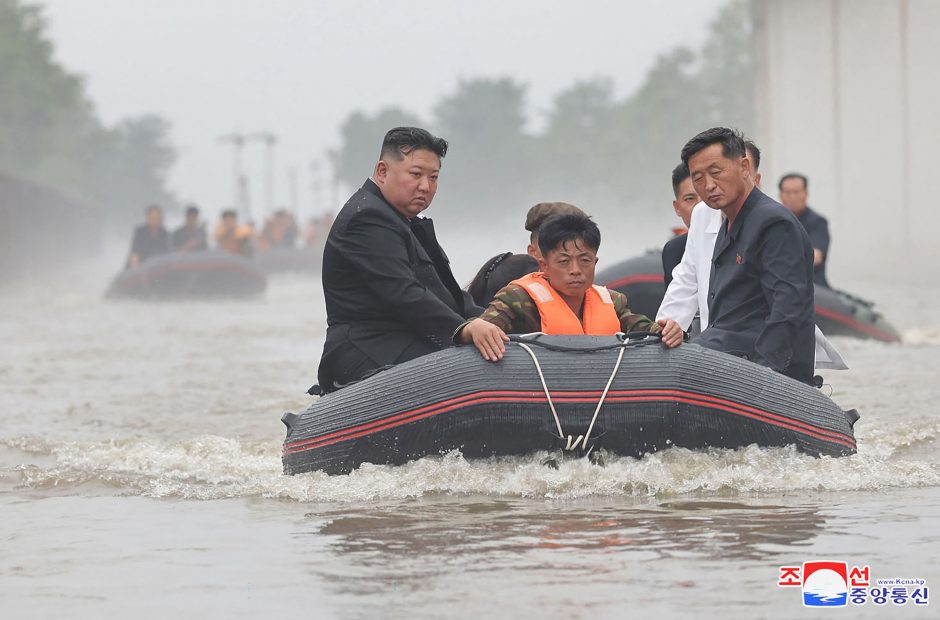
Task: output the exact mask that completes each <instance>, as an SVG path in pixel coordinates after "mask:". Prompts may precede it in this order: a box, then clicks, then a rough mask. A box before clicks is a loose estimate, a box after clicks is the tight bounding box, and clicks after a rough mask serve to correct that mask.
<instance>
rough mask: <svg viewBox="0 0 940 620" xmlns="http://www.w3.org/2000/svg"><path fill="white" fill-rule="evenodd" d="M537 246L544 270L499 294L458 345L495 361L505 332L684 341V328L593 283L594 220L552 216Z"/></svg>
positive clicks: (459, 333) (462, 330) (458, 337)
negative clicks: (637, 335)
mask: <svg viewBox="0 0 940 620" xmlns="http://www.w3.org/2000/svg"><path fill="white" fill-rule="evenodd" d="M538 243H539V250H540V251H541V253H542V255H541V257H540V258H539V269H540V271H538V272H536V273H530V274H528V275H526V276H523V277H522V278H519V279H518V280H514V281H513V282H510V283H509V285H508V286H506V287H504V288H503V289H502V290H500V291H499V292H498V293H496V296H495V297H494V298H493V301H492V302H491V303H490V305H489V307H488V308H487V309H486V310H485V311H484V312H483V314H482V315H480V317H479V318H476V319H473V320H471V321H468V322H466V323H464V324H462V325H461V326H460V327H458V328H457V330H456V332H455V333H454V341H455V342H459V343H463V344H471V343H472V344H473V345H475V346H476V348H477V349H478V350H479V351H480V354H481V355H482V356H483V359H486V360H489V361H491V362H496V361H499V360H500V359H502V357H503V354H504V353H505V351H506V345H505V343H506V342H508V341H509V337H508V336H507V335H506V334H507V333H508V334H527V333H533V332H543V333H546V334H551V335H579V334H581V335H584V334H588V335H595V336H600V335H613V334H616V333H618V332H638V331H640V332H651V333H659V334H660V335H661V336H662V340H663V344H664V345H666V346H667V347H675V346H678V345H679V343H681V342H682V339H683V333H682V328H681V327H679V325H678V324H677V323H676V322H675V321H673V320H671V319H670V320H664V321H660V323H658V324H657V323H655V322H653V321H652V320H650V319H649V318H647V317H645V316H643V315H642V314H634V313H632V312H631V311H630V308H629V307H628V306H627V297H626V295H624V294H623V293H620V292H618V291H612V290H610V289H607V288H605V287H603V286H595V285H594V269H595V266H596V264H597V249H598V248H599V247H600V244H601V232H600V230H599V229H598V228H597V224H595V223H594V221H593V220H591V218H590V217H588V216H586V215H583V214H580V215H579V214H576V213H568V214H562V215H553V216H551V217H550V218H548V219H547V220H545V222H543V223H542V225H541V227H540V228H539V238H538Z"/></svg>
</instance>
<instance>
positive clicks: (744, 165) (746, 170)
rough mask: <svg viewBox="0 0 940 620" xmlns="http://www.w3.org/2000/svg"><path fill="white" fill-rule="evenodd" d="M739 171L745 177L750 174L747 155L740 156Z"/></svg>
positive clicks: (749, 161) (749, 162)
mask: <svg viewBox="0 0 940 620" xmlns="http://www.w3.org/2000/svg"><path fill="white" fill-rule="evenodd" d="M741 173H742V174H743V175H744V177H745V178H750V176H751V160H750V159H748V158H747V157H742V158H741Z"/></svg>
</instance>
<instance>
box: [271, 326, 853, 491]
mask: <svg viewBox="0 0 940 620" xmlns="http://www.w3.org/2000/svg"><path fill="white" fill-rule="evenodd" d="M643 336H644V338H643V339H642V340H623V339H621V337H619V336H539V337H537V338H534V339H526V338H519V337H515V338H514V339H513V342H511V343H509V344H508V345H507V348H506V355H505V357H504V358H503V360H502V361H501V362H499V363H496V364H494V363H490V362H486V361H484V360H483V359H481V357H480V355H479V353H478V352H477V351H476V349H474V348H473V347H457V348H450V349H446V350H443V351H440V352H437V353H433V354H431V355H427V356H424V357H421V358H418V359H416V360H412V361H410V362H406V363H404V364H401V365H399V366H395V367H393V368H391V369H389V370H386V371H383V372H380V373H378V374H377V375H374V376H372V377H370V378H368V379H366V380H364V381H362V382H360V383H357V384H354V385H352V386H349V387H346V388H344V389H341V390H339V391H337V392H334V393H331V394H327V395H325V396H323V397H321V398H320V399H319V400H318V401H317V402H315V403H313V404H312V405H311V406H310V407H308V408H307V410H306V411H304V412H303V413H301V414H300V415H296V414H292V413H288V414H285V415H284V417H283V418H282V420H283V422H284V423H285V425H286V426H287V438H286V440H285V442H284V448H283V464H284V471H285V472H286V473H288V474H296V473H302V472H308V471H324V472H327V473H329V474H342V473H347V472H349V471H352V470H354V469H356V468H357V467H359V466H360V465H361V464H363V463H376V464H402V463H405V462H407V461H409V460H412V459H417V458H420V457H423V456H427V455H432V454H441V453H444V452H448V451H451V450H460V451H461V452H462V453H463V455H464V456H465V457H468V458H482V457H492V456H508V455H525V454H530V453H533V452H537V451H540V450H547V451H552V450H558V449H562V450H564V449H566V448H569V447H570V448H571V450H569V451H570V452H572V453H575V454H586V453H590V452H592V451H595V450H598V449H603V450H606V451H607V452H609V453H612V454H618V455H626V456H634V457H639V456H641V455H643V454H647V453H650V452H655V451H658V450H663V449H665V448H668V447H671V446H678V447H684V448H707V447H718V448H738V447H742V446H747V445H750V444H757V445H760V446H785V445H791V444H793V445H796V447H797V448H798V449H800V450H801V451H803V452H805V453H807V454H811V455H814V456H821V455H827V456H844V455H849V454H853V453H854V452H855V450H856V443H855V437H854V433H853V425H854V423H855V421H856V420H857V419H858V414H857V413H856V412H855V411H854V410H851V411H843V410H841V409H840V408H839V407H838V406H837V405H836V404H835V403H833V402H832V401H831V400H830V399H828V398H826V397H825V396H824V395H823V394H821V393H820V392H819V391H818V390H817V389H814V388H812V387H810V386H808V385H805V384H803V383H800V382H798V381H794V380H792V379H790V378H788V377H785V376H783V375H780V374H778V373H776V372H774V371H772V370H770V369H768V368H764V367H761V366H758V365H756V364H752V363H750V362H747V361H745V360H743V359H740V358H737V357H734V356H731V355H726V354H723V353H719V352H716V351H711V350H707V349H704V348H702V347H699V346H697V345H694V344H686V345H682V346H680V347H678V348H676V349H664V348H663V347H662V346H661V345H660V344H659V339H658V338H655V337H648V335H647V334H643ZM651 345H652V346H651ZM419 379H420V380H419Z"/></svg>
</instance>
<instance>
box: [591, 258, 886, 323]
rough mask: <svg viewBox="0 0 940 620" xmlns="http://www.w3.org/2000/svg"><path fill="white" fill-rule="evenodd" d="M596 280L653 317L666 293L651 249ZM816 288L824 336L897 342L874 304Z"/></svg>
mask: <svg viewBox="0 0 940 620" xmlns="http://www.w3.org/2000/svg"><path fill="white" fill-rule="evenodd" d="M595 281H596V282H597V283H598V284H603V285H604V286H607V287H608V288H613V289H617V290H618V291H620V292H621V293H623V294H624V295H626V296H627V300H628V301H629V303H630V309H631V310H633V311H634V312H637V313H639V314H645V315H646V316H648V317H651V318H652V317H655V316H656V313H657V312H658V311H659V305H660V304H661V303H662V302H663V296H664V295H665V294H666V285H665V282H664V279H663V263H662V254H661V253H660V252H659V251H658V250H650V251H649V252H647V253H646V254H643V255H642V256H636V257H634V258H629V259H627V260H625V261H621V262H619V263H616V264H614V265H611V266H610V267H607V268H606V269H603V270H601V271H600V272H599V273H598V274H597V277H596V278H595ZM815 290H816V325H818V326H819V329H821V330H822V332H823V333H824V334H826V335H827V336H851V337H854V338H862V339H874V340H880V341H882V342H900V341H901V334H900V333H899V332H898V330H897V329H895V328H894V326H892V325H891V324H890V323H889V322H888V321H887V320H886V319H885V318H884V316H882V315H881V314H880V313H879V312H878V311H877V310H875V308H874V304H872V303H871V302H869V301H865V300H863V299H859V298H858V297H855V296H853V295H850V294H848V293H845V292H842V291H838V290H835V289H830V288H825V287H822V286H817V287H815Z"/></svg>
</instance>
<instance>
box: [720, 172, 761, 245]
mask: <svg viewBox="0 0 940 620" xmlns="http://www.w3.org/2000/svg"><path fill="white" fill-rule="evenodd" d="M763 196H764V193H763V192H762V191H760V190H759V189H758V188H757V186H756V185H755V186H754V189H752V190H751V193H750V194H748V195H747V198H746V199H745V200H744V204H743V205H741V210H740V211H738V215H737V216H736V217H735V218H734V222H733V223H732V224H731V230H729V231H728V235H729V236H730V237H731V238H732V239H737V238H738V233H739V232H741V227H742V226H744V219H745V218H746V217H747V214H748V213H750V212H751V209H752V208H753V207H754V205H755V204H757V201H758V200H760V199H761V198H762V197H763Z"/></svg>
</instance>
